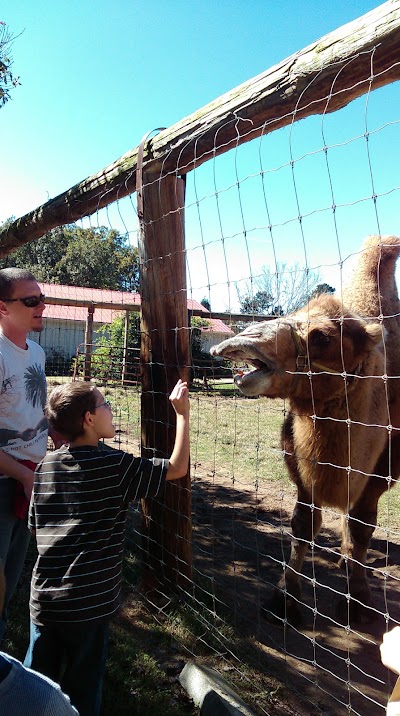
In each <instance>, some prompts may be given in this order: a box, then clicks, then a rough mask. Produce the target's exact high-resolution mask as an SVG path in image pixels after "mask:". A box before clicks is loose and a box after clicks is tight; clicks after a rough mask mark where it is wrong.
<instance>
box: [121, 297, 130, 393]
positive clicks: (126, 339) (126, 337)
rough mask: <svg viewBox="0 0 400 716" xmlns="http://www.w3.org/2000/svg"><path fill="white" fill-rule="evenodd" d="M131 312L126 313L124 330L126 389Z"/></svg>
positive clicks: (122, 377)
mask: <svg viewBox="0 0 400 716" xmlns="http://www.w3.org/2000/svg"><path fill="white" fill-rule="evenodd" d="M130 315H131V314H130V311H125V329H124V352H123V356H122V376H121V385H122V387H124V385H125V381H126V380H129V367H128V366H129V360H128V349H129V323H130Z"/></svg>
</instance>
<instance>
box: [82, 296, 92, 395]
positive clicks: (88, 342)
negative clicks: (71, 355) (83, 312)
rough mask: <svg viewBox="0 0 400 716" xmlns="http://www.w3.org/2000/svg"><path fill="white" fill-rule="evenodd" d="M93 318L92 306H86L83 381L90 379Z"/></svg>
mask: <svg viewBox="0 0 400 716" xmlns="http://www.w3.org/2000/svg"><path fill="white" fill-rule="evenodd" d="M93 316H94V304H93V303H92V304H91V305H90V306H88V312H87V318H86V328H85V369H84V380H86V381H89V380H90V379H91V377H92V348H93Z"/></svg>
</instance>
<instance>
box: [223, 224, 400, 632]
mask: <svg viewBox="0 0 400 716" xmlns="http://www.w3.org/2000/svg"><path fill="white" fill-rule="evenodd" d="M399 254H400V239H399V238H396V237H377V236H373V237H369V238H368V239H367V240H366V242H365V243H364V246H363V250H362V252H361V254H360V259H359V264H358V269H357V270H356V272H355V275H354V277H353V280H352V282H351V285H350V287H349V288H348V289H347V290H346V292H345V293H344V295H343V300H342V299H340V298H338V297H336V296H332V295H327V294H322V295H320V296H318V297H317V298H314V299H312V300H311V301H310V302H309V303H308V304H307V305H306V306H305V307H304V308H302V309H301V310H299V311H296V312H295V313H293V314H291V315H289V316H287V317H285V318H277V319H274V320H271V321H264V322H262V323H256V324H253V325H251V326H249V327H248V328H246V329H245V330H244V331H243V332H242V333H240V334H238V335H237V336H235V337H234V338H230V339H229V340H226V341H223V342H222V343H220V344H219V345H218V346H215V347H214V348H212V349H211V352H212V353H213V355H219V356H224V357H225V358H227V359H229V360H231V361H240V362H243V361H244V362H247V363H250V364H251V365H252V366H254V369H253V370H251V371H250V372H246V373H240V374H239V375H238V376H237V377H236V378H235V381H236V384H237V385H238V387H239V388H240V390H241V391H242V392H243V393H244V394H245V395H247V396H267V397H269V398H285V399H287V400H288V401H289V406H290V411H289V414H288V417H287V419H286V420H285V423H284V425H283V428H282V448H283V451H284V456H285V461H286V465H287V467H288V470H289V474H290V477H291V479H292V480H293V482H294V483H295V484H296V486H297V493H298V494H297V502H296V505H295V508H294V512H293V516H292V521H291V526H292V534H293V538H292V547H291V555H290V561H289V564H288V566H287V568H286V570H285V573H284V575H283V577H282V579H281V580H280V582H279V584H278V585H277V588H276V590H275V595H274V599H273V604H272V606H271V611H272V612H273V613H274V614H275V615H277V616H278V617H280V618H283V617H284V616H286V617H287V619H288V620H289V621H291V622H292V623H298V622H299V620H300V612H299V608H298V604H299V601H300V596H301V590H300V573H301V569H302V565H303V561H304V556H305V552H306V549H307V546H308V545H309V544H310V543H312V541H313V540H314V538H315V536H316V535H317V534H318V532H319V529H320V527H321V521H322V517H321V509H322V508H323V507H332V508H335V509H338V510H339V511H340V512H342V514H343V515H344V518H343V520H342V523H343V529H342V555H343V558H342V561H343V562H344V563H346V562H348V563H349V566H351V571H350V579H349V593H350V600H349V603H348V604H349V607H348V611H347V610H345V612H346V614H345V616H346V618H349V619H350V621H370V620H371V619H372V618H373V612H372V610H371V606H372V605H371V595H370V589H369V585H368V582H367V577H366V570H365V562H366V556H367V550H368V547H369V543H370V540H371V537H372V534H373V531H374V528H375V525H376V515H377V505H378V500H379V497H380V496H381V494H382V493H383V492H385V491H386V490H387V489H388V487H390V486H391V485H392V484H393V483H392V481H393V480H395V479H397V478H398V477H399V475H400V383H399V376H400V317H399V312H400V304H399V297H398V293H397V288H396V283H395V277H394V271H395V264H396V259H397V257H398V255H399ZM389 446H390V449H389ZM348 532H349V534H348ZM341 612H343V609H341Z"/></svg>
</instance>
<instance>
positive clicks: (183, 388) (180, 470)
mask: <svg viewBox="0 0 400 716" xmlns="http://www.w3.org/2000/svg"><path fill="white" fill-rule="evenodd" d="M169 399H170V401H171V403H172V405H173V407H174V410H175V412H176V435H175V444H174V449H173V451H172V455H171V457H170V459H169V467H168V471H167V475H166V479H167V480H177V479H178V478H180V477H184V476H185V475H186V473H187V471H188V467H189V389H188V387H187V383H185V382H183V381H181V380H178V382H177V384H176V385H175V387H174V389H173V391H172V393H171V395H170V396H169Z"/></svg>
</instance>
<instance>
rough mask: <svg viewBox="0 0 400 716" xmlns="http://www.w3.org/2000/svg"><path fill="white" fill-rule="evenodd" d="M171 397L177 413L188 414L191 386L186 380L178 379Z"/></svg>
mask: <svg viewBox="0 0 400 716" xmlns="http://www.w3.org/2000/svg"><path fill="white" fill-rule="evenodd" d="M169 399H170V401H171V403H172V405H173V407H174V409H175V412H176V413H177V415H188V413H189V388H188V384H187V382H186V381H183V380H181V379H179V380H178V382H177V384H176V385H175V386H174V388H173V390H172V392H171V395H170V396H169Z"/></svg>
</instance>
